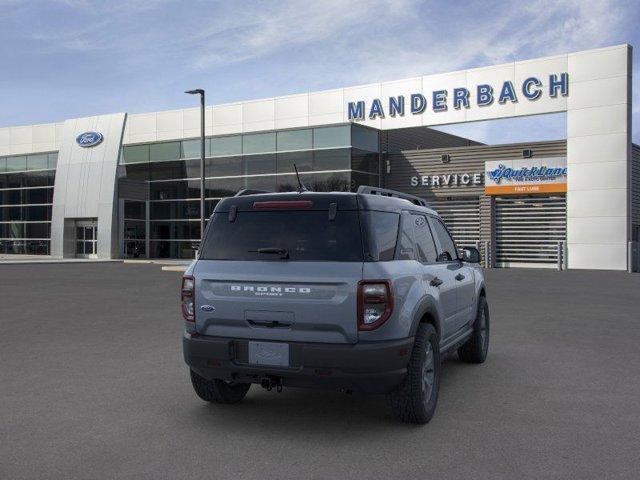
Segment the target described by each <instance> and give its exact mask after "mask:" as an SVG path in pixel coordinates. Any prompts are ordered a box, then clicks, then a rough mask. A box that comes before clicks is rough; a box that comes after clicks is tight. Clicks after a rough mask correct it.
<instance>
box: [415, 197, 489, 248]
mask: <svg viewBox="0 0 640 480" xmlns="http://www.w3.org/2000/svg"><path fill="white" fill-rule="evenodd" d="M427 203H428V205H429V207H430V208H433V209H434V210H435V211H436V212H438V213H439V214H440V216H441V217H442V220H443V221H444V223H445V225H446V226H447V228H448V229H449V231H450V232H451V235H452V236H453V239H454V240H455V241H456V244H457V245H458V247H467V246H471V247H475V246H476V244H477V242H478V241H479V240H480V199H479V197H475V196H473V197H470V196H468V197H458V198H455V197H454V198H451V199H447V200H427Z"/></svg>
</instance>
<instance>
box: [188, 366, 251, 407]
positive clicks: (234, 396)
mask: <svg viewBox="0 0 640 480" xmlns="http://www.w3.org/2000/svg"><path fill="white" fill-rule="evenodd" d="M191 384H192V385H193V389H194V390H195V392H196V394H197V395H198V396H199V397H200V398H201V399H202V400H204V401H206V402H212V403H226V404H232V403H238V402H240V401H242V399H243V398H244V397H245V395H246V394H247V392H248V391H249V388H251V384H250V383H227V382H225V381H224V380H207V379H206V378H203V377H201V376H200V375H198V374H197V373H196V372H194V371H193V370H191Z"/></svg>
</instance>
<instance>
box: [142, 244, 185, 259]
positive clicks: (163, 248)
mask: <svg viewBox="0 0 640 480" xmlns="http://www.w3.org/2000/svg"><path fill="white" fill-rule="evenodd" d="M149 249H150V252H149V257H150V258H183V259H193V258H194V257H195V249H194V242H192V241H189V240H185V241H173V242H170V241H153V240H152V241H151V242H150V243H149Z"/></svg>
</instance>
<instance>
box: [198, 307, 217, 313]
mask: <svg viewBox="0 0 640 480" xmlns="http://www.w3.org/2000/svg"><path fill="white" fill-rule="evenodd" d="M215 309H216V307H214V306H213V305H202V306H201V307H200V310H202V311H203V312H213V311H214V310H215Z"/></svg>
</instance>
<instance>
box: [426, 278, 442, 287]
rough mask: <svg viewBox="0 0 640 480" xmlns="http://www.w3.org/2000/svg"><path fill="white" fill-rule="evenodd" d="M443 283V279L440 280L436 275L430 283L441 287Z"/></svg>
mask: <svg viewBox="0 0 640 480" xmlns="http://www.w3.org/2000/svg"><path fill="white" fill-rule="evenodd" d="M442 284H443V281H442V280H440V279H439V278H438V277H434V278H433V280H431V281H430V282H429V285H431V286H432V287H439V286H440V285H442Z"/></svg>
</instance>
